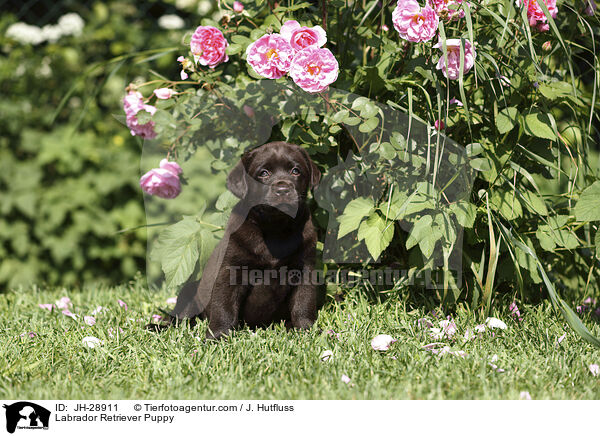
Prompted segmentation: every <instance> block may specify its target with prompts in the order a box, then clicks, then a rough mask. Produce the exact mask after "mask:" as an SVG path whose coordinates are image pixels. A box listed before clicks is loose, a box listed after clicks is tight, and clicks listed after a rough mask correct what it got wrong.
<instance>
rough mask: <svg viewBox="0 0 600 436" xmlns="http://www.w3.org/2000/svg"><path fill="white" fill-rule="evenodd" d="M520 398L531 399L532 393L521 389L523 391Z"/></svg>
mask: <svg viewBox="0 0 600 436" xmlns="http://www.w3.org/2000/svg"><path fill="white" fill-rule="evenodd" d="M519 398H520V399H521V400H531V395H529V392H527V391H521V393H520V394H519Z"/></svg>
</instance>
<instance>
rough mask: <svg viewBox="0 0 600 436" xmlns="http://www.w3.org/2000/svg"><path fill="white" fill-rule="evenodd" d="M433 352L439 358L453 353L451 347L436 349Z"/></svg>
mask: <svg viewBox="0 0 600 436" xmlns="http://www.w3.org/2000/svg"><path fill="white" fill-rule="evenodd" d="M431 352H432V353H433V354H437V355H439V356H443V355H444V354H448V353H451V350H450V347H449V346H448V345H446V346H445V347H443V348H434V349H432V350H431Z"/></svg>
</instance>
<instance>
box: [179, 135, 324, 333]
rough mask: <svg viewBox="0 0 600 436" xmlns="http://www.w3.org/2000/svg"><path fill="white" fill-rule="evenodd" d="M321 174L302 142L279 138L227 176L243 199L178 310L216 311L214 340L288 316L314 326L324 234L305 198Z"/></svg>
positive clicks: (290, 321) (190, 313)
mask: <svg viewBox="0 0 600 436" xmlns="http://www.w3.org/2000/svg"><path fill="white" fill-rule="evenodd" d="M320 178H321V173H320V171H319V169H318V168H317V167H316V165H315V164H314V163H313V162H312V160H311V159H310V157H309V156H308V153H307V152H306V151H305V150H304V149H302V148H301V147H299V146H297V145H294V144H288V143H286V142H271V143H268V144H265V145H262V146H260V147H258V148H255V149H253V150H251V151H248V152H246V153H245V154H244V155H243V156H242V158H241V161H240V162H239V163H238V164H237V166H235V167H234V169H233V170H232V171H231V173H230V174H229V176H228V178H227V188H228V189H229V190H230V191H231V192H232V193H233V194H234V195H236V196H237V197H238V198H240V201H239V203H238V204H237V205H236V206H235V207H234V208H233V210H232V212H231V216H230V218H229V221H228V223H227V228H226V229H225V234H224V237H223V239H222V240H221V242H220V243H219V244H218V245H217V247H216V248H215V250H214V252H213V253H212V255H211V256H210V258H209V260H208V262H207V264H206V266H205V269H204V271H203V274H202V278H201V280H200V281H199V282H193V283H188V284H186V285H185V286H184V287H183V288H182V289H181V291H180V293H179V297H178V298H177V304H176V306H175V308H174V310H173V311H172V312H171V316H172V317H174V318H175V319H183V318H194V317H201V318H208V331H207V333H206V337H207V338H210V339H219V338H221V337H223V336H225V335H227V334H229V333H230V332H231V330H232V329H234V328H236V327H237V326H238V325H239V324H241V323H245V324H247V325H249V326H250V327H259V326H266V325H269V324H271V323H273V322H278V321H282V320H283V321H285V322H286V325H288V326H291V327H293V328H299V329H308V328H310V327H311V326H312V325H313V323H314V322H315V320H316V317H317V301H316V300H317V295H316V287H315V286H314V285H313V284H311V281H310V278H311V276H312V271H313V268H314V262H315V245H316V240H317V237H316V232H315V228H314V226H313V223H312V220H311V216H310V213H309V210H308V207H307V206H306V203H305V200H306V194H307V191H308V190H309V189H312V188H314V187H315V186H316V185H317V184H318V183H319V180H320Z"/></svg>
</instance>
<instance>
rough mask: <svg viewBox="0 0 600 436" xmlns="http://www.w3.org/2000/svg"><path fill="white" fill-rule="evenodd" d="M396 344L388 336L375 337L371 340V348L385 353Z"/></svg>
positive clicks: (394, 340)
mask: <svg viewBox="0 0 600 436" xmlns="http://www.w3.org/2000/svg"><path fill="white" fill-rule="evenodd" d="M394 342H396V339H394V338H393V337H391V336H390V335H377V336H375V337H374V338H373V339H372V340H371V347H372V348H373V349H374V350H377V351H387V350H389V348H390V345H392V344H393V343H394Z"/></svg>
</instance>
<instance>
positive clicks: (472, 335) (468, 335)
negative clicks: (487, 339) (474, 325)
mask: <svg viewBox="0 0 600 436" xmlns="http://www.w3.org/2000/svg"><path fill="white" fill-rule="evenodd" d="M476 337H477V335H476V334H475V333H473V330H471V329H467V330H466V331H465V335H464V338H465V341H470V340H471V339H475V338H476Z"/></svg>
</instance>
